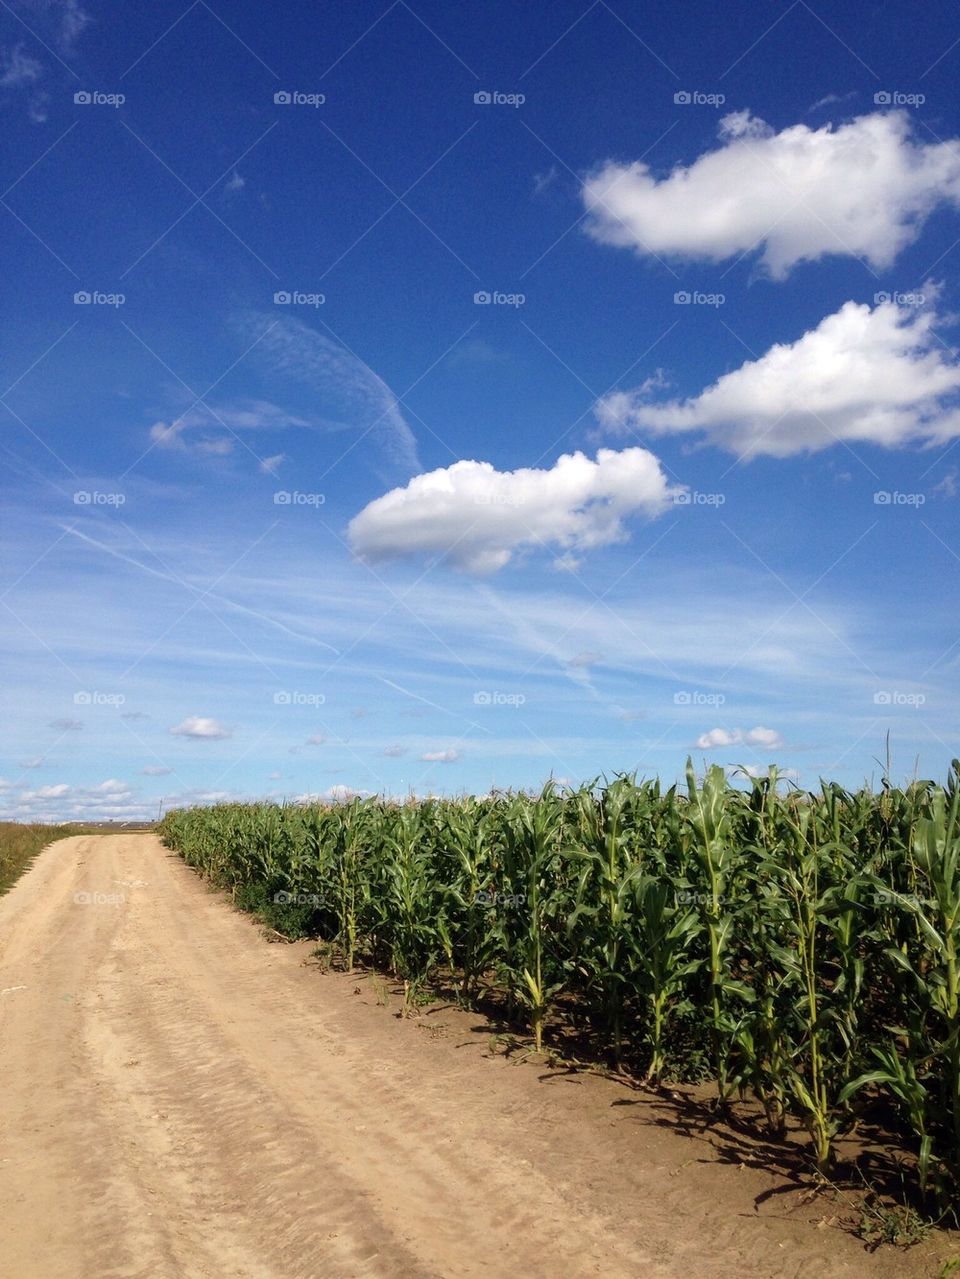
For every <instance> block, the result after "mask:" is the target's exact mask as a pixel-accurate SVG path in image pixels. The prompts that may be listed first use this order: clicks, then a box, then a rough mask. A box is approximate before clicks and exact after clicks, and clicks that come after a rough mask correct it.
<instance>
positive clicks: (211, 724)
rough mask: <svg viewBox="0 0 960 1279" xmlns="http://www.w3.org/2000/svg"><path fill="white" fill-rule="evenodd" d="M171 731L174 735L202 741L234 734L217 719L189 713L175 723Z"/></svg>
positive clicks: (215, 739) (214, 739)
mask: <svg viewBox="0 0 960 1279" xmlns="http://www.w3.org/2000/svg"><path fill="white" fill-rule="evenodd" d="M169 731H170V733H171V734H172V735H173V736H174V737H193V738H196V739H198V740H200V741H210V742H212V741H220V740H222V739H223V738H225V737H230V736H232V733H231V730H230V729H228V728H224V726H223V725H222V724H221V723H220V722H219V721H218V720H215V719H210V718H208V717H207V716H204V715H189V716H188V717H187V718H186V719H185V720H183V721H182V722H181V723H179V724H176V725H174V727H173V728H171V729H170V730H169Z"/></svg>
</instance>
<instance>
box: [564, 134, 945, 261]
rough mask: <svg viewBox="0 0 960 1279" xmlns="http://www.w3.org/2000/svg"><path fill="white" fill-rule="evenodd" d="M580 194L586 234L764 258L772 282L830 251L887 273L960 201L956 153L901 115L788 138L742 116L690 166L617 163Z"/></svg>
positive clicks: (695, 252)
mask: <svg viewBox="0 0 960 1279" xmlns="http://www.w3.org/2000/svg"><path fill="white" fill-rule="evenodd" d="M582 196H583V202H584V204H585V205H586V208H587V209H588V210H589V214H590V217H589V219H588V223H587V226H588V230H589V232H590V234H591V235H593V236H594V237H595V238H596V239H597V240H600V241H602V242H604V243H606V244H614V245H623V246H627V247H630V248H633V249H635V250H636V251H637V252H638V253H640V254H666V255H676V256H680V257H684V258H692V259H706V260H708V261H713V262H719V261H722V260H723V259H725V258H730V257H733V256H735V255H737V254H743V253H749V252H752V251H753V250H755V249H760V250H761V252H760V262H761V264H762V266H763V267H764V269H765V270H766V271H767V272H768V273H769V274H770V275H771V276H773V278H774V279H783V278H784V277H785V276H786V275H787V274H788V273H789V271H790V269H791V268H792V267H793V266H795V265H796V264H797V263H798V262H802V261H815V260H816V259H818V258H821V257H823V256H825V255H826V254H845V255H849V256H855V257H861V256H862V257H865V258H866V259H867V260H868V261H869V262H871V263H872V264H873V266H874V267H876V268H881V267H886V266H889V265H890V264H891V263H892V262H893V261H894V259H895V258H896V256H897V254H898V253H899V252H900V250H901V249H903V248H904V247H905V246H906V245H908V244H912V243H913V241H914V240H915V239H916V238H917V236H918V234H919V232H920V229H921V227H922V226H923V223H924V221H925V219H926V218H927V217H928V216H929V214H930V213H932V212H933V210H934V209H935V208H937V207H938V206H939V205H940V204H943V203H951V204H954V205H956V204H957V203H958V200H960V148H958V146H957V143H956V141H954V140H948V141H944V142H925V141H922V140H919V139H918V138H916V137H914V135H913V127H912V124H911V121H910V119H909V117H908V115H907V113H906V112H903V111H890V112H875V113H873V114H871V115H864V116H860V117H859V118H857V119H855V120H852V121H850V122H849V123H847V124H843V125H840V126H838V127H836V128H834V126H833V125H829V124H828V125H825V126H824V127H822V128H819V129H811V128H809V127H808V126H807V125H805V124H797V125H792V126H791V127H789V128H786V129H784V130H783V131H782V132H780V133H776V132H775V131H774V130H773V129H772V128H771V127H770V126H769V125H767V124H765V123H764V122H763V121H762V120H759V119H757V118H755V117H753V116H751V115H750V114H749V112H746V111H738V112H734V113H733V114H731V115H728V116H725V117H724V118H723V120H722V121H721V123H720V144H719V146H717V147H716V148H715V149H713V150H711V151H707V152H705V153H704V154H703V155H701V156H699V157H698V158H697V159H696V160H695V161H694V162H693V163H692V164H690V165H689V166H683V165H678V166H677V167H676V168H675V169H674V170H673V172H672V173H670V174H669V175H668V176H667V177H663V178H659V179H658V178H656V177H655V176H654V175H653V173H652V172H651V170H650V167H649V165H646V164H643V163H641V162H639V161H637V162H634V163H632V164H617V163H615V162H613V161H610V162H608V163H606V164H605V165H603V166H602V167H601V168H599V169H598V170H596V171H595V172H594V173H592V174H591V175H590V176H589V177H588V178H587V180H586V181H585V182H584V185H583V191H582Z"/></svg>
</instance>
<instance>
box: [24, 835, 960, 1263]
mask: <svg viewBox="0 0 960 1279" xmlns="http://www.w3.org/2000/svg"><path fill="white" fill-rule="evenodd" d="M309 952H310V947H309V946H308V945H307V944H303V945H300V944H297V945H295V946H288V945H281V944H275V945H270V944H268V942H266V941H265V940H264V939H263V937H262V936H261V934H260V931H259V929H258V928H257V927H256V926H255V925H254V924H253V923H252V922H251V921H250V920H249V919H247V918H245V917H243V916H241V915H239V914H237V913H236V912H234V911H233V910H232V909H231V907H230V906H229V904H228V902H227V901H226V900H225V898H224V897H223V896H222V895H221V894H218V893H215V892H212V891H211V890H210V889H209V888H208V887H207V886H206V885H205V884H204V883H202V882H201V881H200V880H199V879H198V878H197V877H196V876H195V875H194V874H193V873H192V872H191V871H190V870H189V869H188V868H187V867H185V866H184V865H183V864H182V863H181V862H180V861H179V859H178V858H176V857H175V856H173V855H172V854H170V853H169V852H168V851H167V850H166V849H164V848H163V847H162V845H161V844H160V842H159V841H158V840H157V838H156V837H155V836H153V835H144V834H131V835H110V836H81V837H77V838H73V839H67V840H64V841H61V842H59V843H56V844H53V845H51V846H50V847H49V848H47V849H46V850H45V851H44V852H43V853H42V854H41V855H40V857H39V858H38V859H37V861H36V862H35V864H34V866H33V867H32V868H31V870H30V871H28V873H27V874H26V875H25V876H24V878H23V879H22V880H21V881H20V882H19V883H18V884H17V885H16V886H15V887H14V889H13V890H12V891H11V892H10V893H9V894H8V895H7V896H6V897H5V898H3V899H0V991H2V993H0V1080H2V1086H0V1125H2V1127H0V1204H2V1209H0V1218H2V1220H0V1275H2V1276H3V1277H4V1279H87V1277H89V1279H110V1277H111V1276H123V1279H131V1277H133V1276H142V1277H143V1279H200V1277H201V1276H203V1277H204V1279H206V1277H209V1279H228V1277H234V1276H236V1277H240V1276H243V1277H244V1279H299V1277H300V1276H304V1277H308V1276H309V1279H354V1277H360V1276H376V1277H377V1279H381V1277H382V1279H393V1277H399V1276H403V1277H404V1279H427V1277H437V1276H443V1277H444V1279H470V1277H471V1276H481V1275H482V1276H501V1275H502V1276H524V1277H525V1279H526V1277H530V1279H536V1277H539V1276H543V1277H544V1279H577V1277H578V1276H587V1275H603V1276H605V1277H612V1276H643V1277H644V1279H646V1277H649V1279H657V1277H659V1276H684V1277H685V1279H686V1277H689V1276H706V1277H708V1279H714V1277H716V1279H719V1277H720V1276H730V1277H731V1279H733V1277H734V1276H736V1277H737V1279H752V1277H754V1276H756V1277H759V1276H763V1277H764V1279H772V1277H774V1276H776V1277H778V1279H779V1277H781V1276H790V1277H794V1276H804V1277H805V1279H806V1277H809V1279H823V1277H824V1276H839V1277H843V1276H849V1277H850V1279H854V1277H855V1276H856V1277H858V1279H859V1277H860V1276H865V1275H866V1276H873V1275H876V1276H891V1277H892V1276H894V1275H899V1276H920V1275H923V1276H925V1277H927V1276H933V1275H935V1274H936V1271H937V1262H938V1260H942V1258H943V1257H944V1256H945V1255H948V1254H949V1252H950V1251H952V1252H954V1253H960V1246H958V1247H956V1248H953V1249H952V1250H951V1249H950V1248H949V1246H948V1245H949V1241H944V1240H943V1238H942V1237H940V1238H938V1239H936V1240H934V1241H933V1242H932V1243H930V1244H925V1245H923V1246H922V1247H921V1248H918V1249H912V1250H910V1251H909V1252H907V1253H903V1252H900V1251H895V1250H892V1249H882V1250H880V1252H878V1253H876V1254H873V1255H871V1254H869V1253H868V1252H866V1251H865V1249H864V1247H863V1245H862V1244H861V1243H860V1242H859V1241H858V1240H857V1239H855V1238H854V1237H853V1236H852V1235H851V1234H850V1233H849V1232H847V1231H844V1230H843V1229H842V1228H840V1227H838V1226H837V1225H836V1224H835V1223H833V1222H831V1220H830V1219H831V1218H832V1217H833V1216H834V1215H835V1213H836V1212H837V1207H836V1205H835V1204H832V1203H830V1202H826V1201H824V1200H823V1199H814V1200H812V1201H805V1200H804V1198H803V1196H802V1195H801V1193H800V1192H799V1191H798V1190H797V1189H796V1187H794V1186H791V1184H790V1182H789V1181H788V1180H787V1179H786V1178H785V1177H784V1176H783V1175H777V1174H776V1173H775V1172H771V1171H765V1170H764V1169H762V1168H759V1167H756V1166H751V1162H750V1159H749V1157H748V1155H747V1153H746V1152H747V1151H748V1147H746V1146H744V1145H738V1143H736V1142H735V1141H732V1140H730V1139H729V1138H728V1137H724V1136H723V1135H719V1134H717V1133H715V1132H713V1131H712V1130H707V1129H704V1128H697V1129H691V1130H690V1132H691V1133H692V1135H686V1136H685V1135H683V1133H682V1132H680V1131H679V1130H678V1128H677V1126H676V1122H675V1118H674V1117H672V1116H670V1115H669V1114H668V1113H667V1108H666V1106H665V1105H664V1103H663V1102H662V1101H660V1100H658V1099H657V1098H650V1097H647V1096H646V1095H645V1094H642V1093H638V1092H634V1091H630V1090H629V1089H627V1088H625V1087H624V1086H623V1085H621V1084H619V1083H617V1082H616V1081H613V1080H610V1079H604V1078H601V1077H598V1076H596V1075H592V1074H588V1073H580V1074H573V1073H568V1072H565V1071H562V1070H550V1069H548V1068H546V1067H545V1066H544V1065H543V1064H542V1063H537V1062H533V1061H529V1060H528V1061H527V1062H525V1063H524V1064H521V1065H517V1064H515V1062H513V1061H510V1060H507V1059H506V1058H505V1057H504V1056H503V1055H501V1054H497V1053H494V1052H492V1051H491V1043H490V1035H489V1030H488V1028H486V1027H485V1026H484V1025H483V1024H482V1019H481V1018H479V1017H477V1016H473V1015H470V1014H467V1013H463V1012H460V1011H458V1010H453V1009H448V1008H434V1009H433V1010H431V1011H430V1013H429V1014H428V1015H426V1016H423V1017H420V1018H416V1019H407V1020H404V1021H401V1020H398V1019H397V1018H396V1017H394V1016H392V1015H391V1013H392V1012H394V1011H396V1009H397V1007H398V1003H397V1001H396V1000H394V1001H393V1003H392V1007H386V1008H385V1007H382V1006H378V992H379V997H381V998H382V994H383V987H382V986H381V985H379V984H376V983H374V982H373V981H371V980H370V979H368V978H356V977H349V976H347V975H341V974H326V975H321V974H320V973H318V972H317V971H316V969H315V968H314V967H311V966H310V965H309V964H308V963H305V960H307V958H308V956H309Z"/></svg>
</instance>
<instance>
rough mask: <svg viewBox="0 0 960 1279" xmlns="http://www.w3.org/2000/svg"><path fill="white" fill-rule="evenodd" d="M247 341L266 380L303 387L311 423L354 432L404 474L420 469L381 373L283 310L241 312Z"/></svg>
mask: <svg viewBox="0 0 960 1279" xmlns="http://www.w3.org/2000/svg"><path fill="white" fill-rule="evenodd" d="M234 323H235V327H237V328H238V329H239V330H240V331H241V332H242V333H243V334H244V335H245V336H246V337H247V338H248V339H249V340H250V341H251V342H252V341H254V340H255V341H256V344H255V345H254V346H252V347H251V352H250V355H251V359H252V360H253V361H254V362H255V363H256V364H257V365H259V366H260V367H261V368H263V369H265V370H266V371H267V372H268V374H269V376H270V379H271V385H275V384H276V382H277V381H278V380H281V381H282V380H286V381H288V382H290V383H293V384H296V385H298V386H300V387H302V388H305V389H306V390H307V391H308V392H309V393H310V396H311V403H313V404H315V406H316V419H317V424H318V425H321V426H323V427H325V428H326V429H328V430H342V431H352V432H360V433H361V434H362V435H369V436H370V438H371V441H373V442H375V443H377V444H379V446H380V448H381V449H382V450H383V452H384V453H385V455H386V456H387V457H388V458H389V460H390V461H391V462H392V463H393V464H394V465H395V466H397V467H400V468H401V469H403V470H404V471H406V472H407V473H408V474H409V473H411V472H414V471H418V470H419V469H420V460H419V458H418V456H417V442H416V437H415V436H414V433H413V431H412V430H411V428H410V426H409V424H408V423H407V421H406V418H405V417H404V415H403V412H402V410H401V408H400V402H399V400H398V399H397V397H396V395H395V394H394V392H393V391H392V390H391V389H390V387H389V386H388V385H387V383H386V382H385V381H384V380H383V378H382V377H381V376H380V375H379V374H378V373H376V372H374V370H373V369H372V368H371V367H370V366H369V365H368V364H366V363H365V362H364V360H362V359H361V358H360V356H359V355H355V354H354V353H353V352H352V351H350V350H349V349H348V348H347V347H346V346H344V345H343V343H341V342H338V341H335V340H333V339H332V338H329V337H327V336H326V335H325V334H323V333H320V332H318V331H317V330H316V329H313V328H310V327H309V325H306V324H304V323H303V322H302V321H300V320H295V319H292V318H290V317H287V316H284V317H283V318H281V319H277V318H276V317H275V316H271V317H264V316H262V315H246V316H242V317H238V318H237V319H236V320H235V321H234Z"/></svg>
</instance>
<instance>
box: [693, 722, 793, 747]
mask: <svg viewBox="0 0 960 1279" xmlns="http://www.w3.org/2000/svg"><path fill="white" fill-rule="evenodd" d="M741 743H744V744H746V745H747V746H762V747H763V748H764V749H766V750H775V749H777V748H779V747H781V746H782V745H783V738H782V737H781V736H780V734H779V733H778V732H777V731H776V729H773V728H764V727H763V725H762V724H758V725H757V727H756V728H750V729H748V730H747V731H746V732H743V730H742V729H739V728H711V729H710V730H709V732H706V733H701V734H700V736H699V737H698V738H697V741H696V746H697V749H698V750H702V751H709V750H716V749H717V748H718V747H721V746H738V745H740V744H741Z"/></svg>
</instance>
